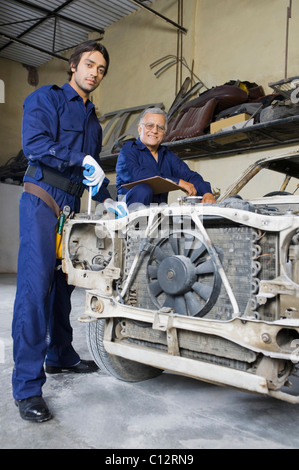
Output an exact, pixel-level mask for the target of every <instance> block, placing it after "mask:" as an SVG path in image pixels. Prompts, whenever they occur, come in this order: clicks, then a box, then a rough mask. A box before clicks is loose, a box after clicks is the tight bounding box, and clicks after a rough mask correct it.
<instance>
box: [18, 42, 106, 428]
mask: <svg viewBox="0 0 299 470" xmlns="http://www.w3.org/2000/svg"><path fill="white" fill-rule="evenodd" d="M69 65H70V69H69V75H70V81H69V83H66V84H64V85H63V86H62V87H58V86H56V85H49V86H43V87H41V88H39V89H38V90H36V91H35V92H33V93H32V94H31V95H29V96H28V97H27V98H26V100H25V102H24V116H23V150H24V153H25V155H26V157H27V159H28V162H29V166H28V169H27V171H26V174H25V176H24V192H23V194H22V196H21V200H20V248H19V258H18V276H17V292H16V298H15V304H14V317H13V325H12V336H13V341H14V346H13V347H14V349H13V353H14V363H15V365H14V370H13V377H12V384H13V396H14V399H15V403H16V405H17V406H18V407H19V412H20V415H21V417H22V418H23V419H26V420H29V421H35V422H42V421H46V420H48V419H50V418H51V417H52V415H51V413H50V411H49V409H48V407H47V405H46V402H45V401H44V399H43V398H42V386H43V384H44V383H45V381H46V375H45V372H47V373H50V374H51V373H52V374H53V373H60V372H73V373H89V372H94V371H95V370H97V366H96V364H95V363H94V362H93V361H85V360H82V359H80V357H79V355H78V354H77V353H76V351H75V350H74V349H73V347H72V327H71V325H70V318H69V317H70V311H71V301H70V296H71V293H72V291H73V289H74V287H73V286H70V285H68V284H67V281H66V277H65V275H64V273H63V272H62V271H61V269H58V262H57V260H56V226H57V216H58V214H59V211H61V210H63V207H65V206H69V208H70V210H71V211H75V212H79V210H80V196H81V195H82V192H83V190H84V188H85V189H89V188H90V187H91V190H92V196H93V198H94V199H95V200H97V201H99V202H103V201H104V200H105V199H107V198H109V197H110V194H109V192H108V190H107V185H108V183H109V180H107V178H105V175H104V172H103V170H102V169H101V167H100V164H99V153H100V151H101V145H102V129H101V126H100V124H99V121H98V119H97V116H96V113H95V108H94V105H93V104H92V103H91V101H89V99H88V97H89V94H90V92H92V91H93V90H95V89H96V88H97V87H98V86H99V84H100V83H101V81H102V79H103V77H104V76H105V75H106V74H107V71H108V67H109V55H108V52H107V50H106V48H105V47H104V46H103V45H101V44H98V43H96V42H94V41H86V42H84V43H82V44H80V45H79V46H77V47H76V49H75V50H74V51H73V54H72V56H71V58H70V60H69ZM82 180H83V181H82ZM44 364H45V365H44Z"/></svg>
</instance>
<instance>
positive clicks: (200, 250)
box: [190, 242, 207, 263]
mask: <svg viewBox="0 0 299 470" xmlns="http://www.w3.org/2000/svg"><path fill="white" fill-rule="evenodd" d="M199 243H200V242H199ZM197 245H198V244H197ZM206 249H207V248H206V246H205V245H204V244H203V243H200V244H199V246H198V248H196V247H195V248H194V250H193V251H192V255H191V257H190V260H191V261H192V263H195V261H196V260H197V259H198V258H199V257H200V256H201V255H202V254H203V253H204V252H205V251H206Z"/></svg>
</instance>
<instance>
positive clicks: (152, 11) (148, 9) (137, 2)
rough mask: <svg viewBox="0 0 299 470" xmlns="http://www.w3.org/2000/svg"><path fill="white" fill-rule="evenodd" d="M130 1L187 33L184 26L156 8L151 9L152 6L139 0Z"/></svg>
mask: <svg viewBox="0 0 299 470" xmlns="http://www.w3.org/2000/svg"><path fill="white" fill-rule="evenodd" d="M130 2H132V3H135V5H138V6H140V7H141V8H144V9H145V10H147V11H149V12H150V13H152V14H153V15H155V16H158V17H159V18H162V19H163V20H165V21H166V22H167V23H170V24H172V26H175V28H177V29H178V30H179V31H182V32H183V33H187V32H188V29H186V28H184V27H183V26H181V25H179V24H178V23H176V22H175V21H172V20H170V19H169V18H167V17H166V16H164V15H161V13H158V12H157V11H156V10H153V9H152V8H150V7H148V6H147V5H145V4H144V3H142V2H141V1H139V0H130Z"/></svg>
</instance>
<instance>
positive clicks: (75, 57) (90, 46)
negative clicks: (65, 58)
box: [68, 40, 110, 79]
mask: <svg viewBox="0 0 299 470" xmlns="http://www.w3.org/2000/svg"><path fill="white" fill-rule="evenodd" d="M92 51H98V52H100V53H101V54H102V55H103V57H104V59H105V60H106V63H107V66H106V70H105V73H104V76H105V75H106V74H107V72H108V68H109V62H110V58H109V54H108V51H107V49H106V47H105V46H103V44H100V43H98V42H96V41H93V40H90V41H85V42H82V43H81V44H79V45H78V46H77V47H76V48H75V49H74V50H73V52H72V55H71V57H70V59H69V70H68V75H69V79H71V78H72V75H73V72H72V71H71V67H75V68H77V66H78V64H79V62H80V60H81V56H82V54H83V52H92Z"/></svg>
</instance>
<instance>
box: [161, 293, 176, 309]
mask: <svg viewBox="0 0 299 470" xmlns="http://www.w3.org/2000/svg"><path fill="white" fill-rule="evenodd" d="M163 307H169V308H173V309H174V297H173V296H172V295H167V297H166V299H165V302H164V304H163Z"/></svg>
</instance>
